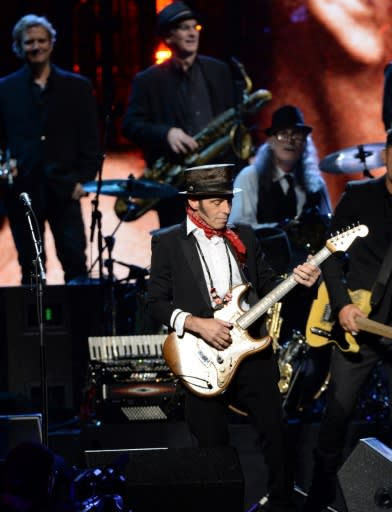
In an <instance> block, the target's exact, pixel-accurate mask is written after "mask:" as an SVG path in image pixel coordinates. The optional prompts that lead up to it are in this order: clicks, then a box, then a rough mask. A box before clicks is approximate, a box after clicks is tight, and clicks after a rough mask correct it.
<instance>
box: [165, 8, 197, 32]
mask: <svg viewBox="0 0 392 512" xmlns="http://www.w3.org/2000/svg"><path fill="white" fill-rule="evenodd" d="M190 19H195V20H198V16H197V15H196V13H195V12H194V11H193V10H192V9H191V8H190V7H188V6H187V5H186V4H184V2H173V3H171V4H169V5H167V6H166V7H164V8H163V9H162V10H161V11H159V13H158V17H157V31H158V34H160V35H161V36H164V35H165V34H167V33H168V32H169V31H170V30H171V29H172V28H174V27H175V26H176V25H177V24H178V23H180V21H184V20H190Z"/></svg>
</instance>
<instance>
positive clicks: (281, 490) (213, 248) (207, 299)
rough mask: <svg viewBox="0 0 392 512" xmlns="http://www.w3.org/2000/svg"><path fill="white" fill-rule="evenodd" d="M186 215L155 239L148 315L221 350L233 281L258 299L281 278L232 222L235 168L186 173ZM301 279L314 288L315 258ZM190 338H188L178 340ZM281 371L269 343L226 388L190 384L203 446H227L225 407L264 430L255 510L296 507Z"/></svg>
mask: <svg viewBox="0 0 392 512" xmlns="http://www.w3.org/2000/svg"><path fill="white" fill-rule="evenodd" d="M184 182H185V194H186V200H187V206H186V208H187V218H186V220H185V221H184V222H183V223H182V224H181V225H177V226H173V227H170V228H167V230H165V231H164V232H160V233H159V234H157V235H155V236H154V237H153V239H152V262H151V275H150V284H149V294H148V306H149V310H150V313H151V314H152V315H153V316H154V317H155V318H156V319H157V320H159V321H160V322H161V323H163V324H166V325H168V326H169V327H170V328H171V329H173V330H175V332H176V333H177V336H179V337H181V336H182V335H183V334H184V332H185V333H193V334H196V335H197V336H199V337H201V338H202V339H203V340H204V342H205V343H207V344H208V345H210V346H212V347H214V348H215V349H217V351H218V354H219V353H222V354H223V351H224V350H225V349H227V348H228V347H229V346H230V345H231V344H232V343H233V341H232V339H231V335H230V333H231V328H232V325H231V323H230V322H228V321H225V320H222V319H219V318H214V316H213V313H214V310H215V309H216V308H222V307H223V308H224V307H225V304H227V303H229V302H230V300H231V298H232V296H231V290H232V289H233V287H234V286H236V285H239V284H242V283H244V282H247V281H249V282H250V283H251V284H252V286H253V288H252V292H251V293H250V295H249V297H248V298H247V299H248V301H249V304H251V305H252V304H254V303H255V302H256V300H257V299H258V298H259V297H263V296H264V295H265V294H266V293H267V292H269V291H270V290H272V289H273V288H274V286H275V285H276V284H277V282H278V278H277V276H276V274H275V273H274V271H273V270H272V269H271V268H270V267H269V266H268V264H267V263H266V262H265V260H264V257H263V254H262V252H261V248H260V245H259V242H258V241H257V240H256V238H255V236H254V235H253V231H252V229H251V227H250V226H246V225H242V226H239V227H238V230H237V229H235V230H232V229H229V227H228V226H227V221H228V217H229V214H230V210H231V201H232V198H233V194H234V193H236V191H235V190H233V166H232V165H229V164H227V165H210V166H202V167H196V168H193V169H188V170H186V171H185V172H184ZM294 275H295V280H296V281H297V282H298V283H300V284H302V285H305V286H308V287H310V286H312V285H313V284H314V283H315V282H316V280H317V278H318V277H319V275H320V271H319V269H318V268H317V267H316V266H315V265H313V264H312V263H311V262H308V263H304V264H303V265H299V266H297V267H296V268H295V269H294ZM182 342H183V343H187V339H186V336H185V337H184V339H181V340H180V343H182ZM278 380H279V371H278V366H277V363H276V360H275V357H274V354H273V350H272V347H271V345H268V346H267V347H266V348H265V349H264V350H262V351H260V352H258V353H256V354H252V355H249V356H248V357H246V358H245V359H244V360H243V361H242V362H241V364H240V365H239V368H238V370H237V371H236V372H235V375H234V377H233V379H232V380H231V382H230V384H229V386H228V387H227V389H226V392H225V393H222V394H219V395H217V396H214V397H210V396H209V397H205V396H200V395H198V394H197V393H192V392H190V391H189V390H188V389H187V388H186V386H184V387H185V394H186V401H185V416H186V420H187V422H188V424H189V427H190V430H191V432H192V433H193V434H194V435H195V436H196V438H197V440H198V442H199V445H200V447H217V446H226V445H228V444H229V435H228V425H227V408H228V405H229V404H235V405H236V406H238V407H240V408H241V409H242V410H244V411H246V412H247V413H248V414H249V417H250V419H251V421H252V423H253V424H254V426H255V427H256V429H257V431H258V432H259V433H260V437H261V438H262V439H263V446H264V448H265V450H264V452H265V462H266V464H267V467H268V470H269V478H268V482H269V484H268V493H269V499H268V502H267V503H266V504H265V505H264V504H263V505H257V507H258V508H254V509H252V510H268V511H272V512H294V510H295V508H294V506H293V504H292V501H291V500H292V492H293V481H292V478H291V474H290V471H289V468H288V465H287V461H286V457H287V452H288V449H287V446H286V443H285V439H284V438H285V436H284V423H283V421H282V404H281V395H280V392H279V389H278Z"/></svg>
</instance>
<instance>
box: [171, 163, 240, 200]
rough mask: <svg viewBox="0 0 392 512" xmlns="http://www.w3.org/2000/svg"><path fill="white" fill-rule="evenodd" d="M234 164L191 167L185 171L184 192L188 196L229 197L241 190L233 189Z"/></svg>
mask: <svg viewBox="0 0 392 512" xmlns="http://www.w3.org/2000/svg"><path fill="white" fill-rule="evenodd" d="M233 170H234V165H233V164H216V165H214V164H212V165H200V166H198V167H190V168H188V169H185V171H184V189H185V190H184V191H183V192H181V194H187V195H188V196H213V197H214V196H217V197H220V196H227V195H233V194H235V193H236V192H238V191H239V189H234V188H233V182H234V177H233Z"/></svg>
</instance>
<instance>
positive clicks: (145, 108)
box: [123, 55, 234, 166]
mask: <svg viewBox="0 0 392 512" xmlns="http://www.w3.org/2000/svg"><path fill="white" fill-rule="evenodd" d="M197 62H198V63H199V64H200V66H201V71H202V74H203V76H204V78H205V81H206V84H207V89H208V92H209V96H210V101H211V107H212V113H213V116H214V117H215V116H217V115H218V114H220V113H222V112H224V111H226V110H227V109H229V108H230V107H232V106H233V105H234V92H233V79H232V77H231V74H230V70H229V68H228V66H227V65H226V64H225V63H224V62H222V61H220V60H217V59H213V58H211V57H206V56H202V55H199V56H198V57H197ZM177 73H178V70H176V69H175V67H174V65H173V63H172V62H171V61H170V60H169V61H166V62H164V63H162V64H159V65H155V66H151V67H149V68H148V69H146V70H144V71H142V72H140V73H138V74H137V75H136V77H135V79H134V82H133V85H132V91H131V95H130V97H129V102H128V107H127V110H126V113H125V116H124V121H123V133H124V135H125V137H127V138H128V139H129V140H131V141H132V142H134V143H135V144H137V145H138V146H139V147H141V148H142V149H143V151H144V156H145V158H146V161H147V165H148V166H151V165H152V164H153V163H154V162H155V160H156V159H157V158H159V157H161V156H167V155H170V156H173V154H172V152H171V151H170V148H169V145H168V143H167V133H168V131H169V129H170V128H173V127H177V128H182V129H183V130H185V125H186V122H185V112H184V108H183V106H182V105H181V104H180V102H179V101H178V78H177Z"/></svg>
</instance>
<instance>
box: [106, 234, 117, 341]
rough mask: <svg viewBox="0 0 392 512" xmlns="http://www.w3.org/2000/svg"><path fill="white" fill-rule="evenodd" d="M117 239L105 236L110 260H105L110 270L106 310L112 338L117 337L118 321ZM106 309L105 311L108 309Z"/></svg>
mask: <svg viewBox="0 0 392 512" xmlns="http://www.w3.org/2000/svg"><path fill="white" fill-rule="evenodd" d="M114 242H115V238H114V236H105V244H106V247H107V250H108V255H109V258H108V259H107V260H105V266H106V268H107V269H108V292H109V301H108V303H107V304H106V308H107V309H108V310H109V312H110V334H111V335H112V336H115V335H116V332H117V328H116V320H117V304H116V297H115V286H114V282H115V277H114V274H113V262H114V260H113V257H112V253H113V247H114ZM106 308H105V309H106Z"/></svg>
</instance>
